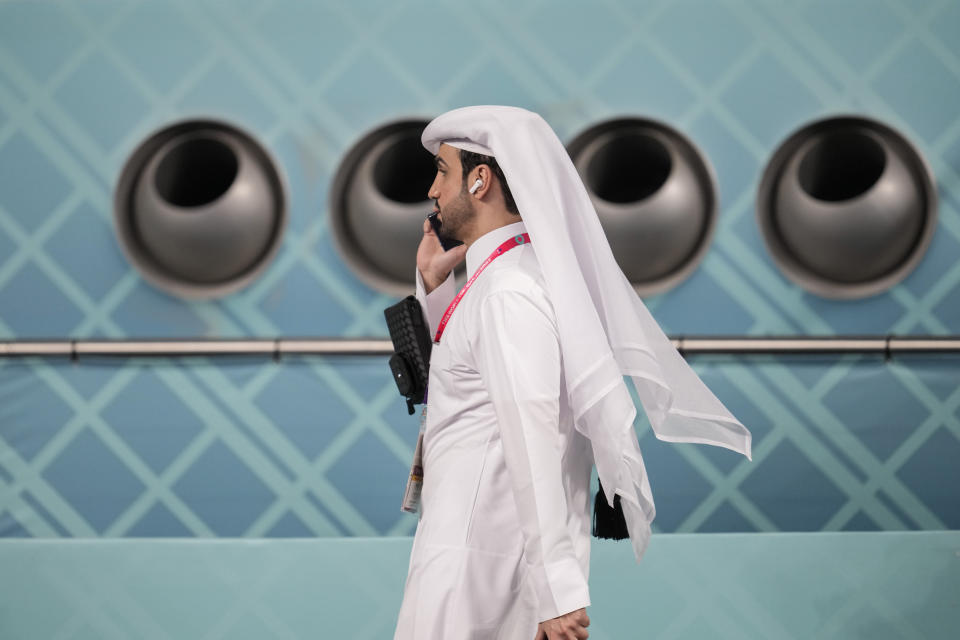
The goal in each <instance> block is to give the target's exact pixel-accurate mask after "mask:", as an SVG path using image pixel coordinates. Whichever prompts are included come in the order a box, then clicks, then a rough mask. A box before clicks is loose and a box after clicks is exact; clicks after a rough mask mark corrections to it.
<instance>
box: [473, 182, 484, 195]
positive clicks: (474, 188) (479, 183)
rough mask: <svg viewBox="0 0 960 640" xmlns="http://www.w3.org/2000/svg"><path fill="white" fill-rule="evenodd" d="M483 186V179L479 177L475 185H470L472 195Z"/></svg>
mask: <svg viewBox="0 0 960 640" xmlns="http://www.w3.org/2000/svg"><path fill="white" fill-rule="evenodd" d="M482 186H483V180H481V179H480V178H477V181H476V182H474V183H473V186H472V187H470V195H473V194H474V193H476V192H477V189H479V188H480V187H482Z"/></svg>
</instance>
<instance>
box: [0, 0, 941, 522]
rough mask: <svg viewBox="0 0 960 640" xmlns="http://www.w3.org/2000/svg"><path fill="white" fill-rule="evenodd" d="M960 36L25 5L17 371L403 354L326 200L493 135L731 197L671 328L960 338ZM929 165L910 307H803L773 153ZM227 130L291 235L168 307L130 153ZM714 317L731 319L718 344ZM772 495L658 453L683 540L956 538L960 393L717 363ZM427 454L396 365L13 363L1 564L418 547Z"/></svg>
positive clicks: (726, 7) (583, 15) (876, 11)
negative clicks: (89, 353)
mask: <svg viewBox="0 0 960 640" xmlns="http://www.w3.org/2000/svg"><path fill="white" fill-rule="evenodd" d="M958 36H960V10H958V8H957V4H956V3H955V2H951V1H949V0H929V1H928V0H875V1H874V0H847V1H845V2H842V3H836V2H825V1H822V0H794V1H793V2H789V3H787V2H780V1H778V0H752V1H749V2H745V1H743V0H711V1H707V0H649V1H639V0H638V1H629V0H602V1H601V2H594V3H584V2H573V1H572V0H561V1H560V2H556V1H552V0H527V1H524V2H511V3H497V4H496V8H495V9H494V10H491V11H489V12H480V13H478V12H476V11H474V10H473V9H472V8H471V7H469V6H467V5H462V3H455V2H441V3H432V2H431V3H428V2H422V1H420V0H399V1H396V2H389V3H388V2H375V1H374V0H364V1H360V2H354V3H342V2H336V1H334V0H329V1H327V0H324V1H321V2H313V3H309V4H306V3H295V2H288V1H284V0H251V1H248V2H222V1H218V0H205V1H200V2H188V1H187V0H173V1H164V2H161V1H159V0H135V1H132V2H120V1H119V0H94V1H91V2H84V3H68V2H62V3H48V2H44V3H37V2H26V1H19V0H15V1H12V2H9V1H8V2H5V3H2V4H0V339H18V338H43V337H50V338H62V337H72V338H93V337H109V338H124V337H193V336H207V337H238V336H240V337H242V336H255V337H275V336H280V335H283V336H295V335H310V336H344V337H347V336H383V335H384V334H385V327H384V325H383V320H382V314H381V311H382V309H383V308H384V307H385V306H387V305H388V304H390V303H391V302H392V300H391V299H390V298H388V297H386V296H384V295H381V294H379V293H377V292H375V291H372V290H370V289H369V288H367V287H366V286H365V285H363V284H362V283H361V282H360V281H359V280H358V279H357V278H356V277H355V276H354V275H353V274H352V273H351V272H350V271H349V269H347V268H346V267H345V265H344V264H343V263H342V261H341V260H340V259H339V257H338V256H337V254H336V252H335V251H334V249H333V246H332V242H331V239H330V231H329V228H328V225H327V215H326V213H327V212H326V208H327V197H328V189H329V183H330V180H331V178H332V175H333V173H334V171H335V170H336V167H337V164H338V162H339V161H340V158H341V157H342V155H343V154H344V153H345V152H346V150H347V149H348V148H349V147H350V146H351V145H352V144H353V143H354V142H355V141H356V140H357V139H358V138H359V137H360V136H361V135H363V133H365V132H366V131H368V130H370V129H371V128H373V127H376V126H378V125H380V124H382V123H383V122H385V121H387V120H390V119H394V118H400V117H409V116H417V117H429V116H431V115H434V114H437V113H440V112H442V111H444V110H446V109H449V108H453V107H456V106H462V105H465V104H475V103H508V104H517V105H520V106H524V107H528V108H531V109H535V110H537V111H539V112H540V113H542V114H543V115H544V117H545V118H547V120H548V121H549V122H550V123H551V124H552V125H553V126H554V128H555V129H556V130H557V132H558V133H559V134H560V136H561V138H563V139H565V140H569V139H571V138H572V137H573V136H574V135H575V134H577V133H578V132H580V131H582V130H583V129H585V128H586V127H587V126H589V125H590V124H593V123H595V122H597V121H599V120H601V119H606V118H609V117H613V116H617V115H623V114H635V115H641V116H645V117H653V118H659V119H663V120H665V121H667V122H668V123H670V124H671V125H673V126H675V127H677V128H679V129H680V130H682V131H684V132H685V133H686V134H688V135H689V136H690V137H691V138H692V139H693V140H694V141H695V142H696V143H697V144H698V145H699V146H701V148H702V149H703V150H704V151H705V153H706V154H707V155H708V156H709V158H710V160H711V162H712V163H713V165H714V167H715V169H716V172H717V175H718V180H719V189H720V203H721V214H720V218H719V223H718V228H717V233H716V236H715V239H714V242H713V245H712V246H711V248H710V252H709V253H708V255H707V257H706V259H705V260H704V261H703V263H702V264H701V266H700V267H699V268H698V270H697V271H696V272H695V273H694V274H693V276H692V277H691V278H690V279H689V280H687V281H686V282H684V283H683V284H681V285H680V286H679V287H677V288H676V289H674V290H672V291H669V292H667V293H665V294H662V295H660V296H658V297H655V298H651V299H649V300H648V304H649V306H650V308H651V310H652V311H653V313H654V315H655V316H656V317H657V318H658V320H659V321H660V322H661V324H662V325H663V326H664V328H665V329H666V330H667V331H668V332H671V333H676V334H686V335H695V334H716V333H725V334H751V335H762V334H782V333H809V334H834V333H881V334H884V333H897V334H911V333H922V334H927V333H932V334H948V333H960V261H958V260H957V256H958V255H960V151H958V150H960V47H958V46H957V44H956V43H957V42H960V37H958ZM837 113H863V114H865V115H869V116H871V117H875V118H878V119H881V120H884V121H886V122H888V123H890V124H891V125H893V126H895V127H897V128H899V129H900V130H901V131H903V132H904V133H905V134H906V135H907V136H908V137H909V138H910V139H911V140H913V142H914V143H915V144H916V145H918V147H919V148H920V149H921V150H922V152H923V153H924V154H925V155H926V157H927V159H928V160H929V162H930V164H931V166H932V168H933V170H934V173H935V174H936V176H937V178H938V182H939V188H940V196H941V207H940V212H939V215H940V218H939V228H938V230H937V234H936V236H935V238H934V241H933V243H932V244H931V246H930V249H929V251H928V253H927V255H926V257H925V259H924V260H923V262H922V263H921V264H920V266H919V267H918V268H917V269H916V271H915V272H914V273H912V274H911V275H910V276H909V277H908V278H907V279H906V280H904V281H903V282H902V283H901V284H899V285H897V286H896V287H894V288H893V289H892V290H890V291H889V292H887V293H884V294H882V295H879V296H875V297H873V298H869V299H866V300H861V301H852V302H851V301H843V302H839V301H831V300H824V299H821V298H818V297H816V296H812V295H809V294H807V293H806V292H804V291H802V290H800V289H798V288H797V287H796V286H794V285H792V284H791V283H790V282H789V281H787V280H786V279H785V278H784V277H783V276H781V275H780V273H779V272H778V270H777V268H776V267H775V265H774V264H773V262H772V261H771V259H770V258H769V256H768V255H767V253H766V251H765V249H764V247H763V243H762V241H761V239H760V236H759V234H758V231H757V229H756V224H755V222H754V214H753V205H754V193H755V190H756V186H757V182H758V179H759V176H760V173H761V171H762V168H763V165H764V163H765V162H766V160H767V158H768V157H769V156H770V155H771V154H772V152H773V150H774V147H775V146H776V144H777V143H778V142H779V141H780V140H781V139H783V138H784V137H785V136H786V135H787V134H788V133H789V132H790V131H792V130H793V129H795V128H797V127H799V126H801V125H802V124H804V123H806V122H808V121H810V120H812V119H815V118H819V117H823V116H826V115H831V114H837ZM198 116H214V117H218V118H223V119H227V120H230V121H232V122H234V123H236V124H238V125H239V126H241V127H244V128H246V129H248V130H250V131H251V132H253V133H254V134H255V135H256V136H257V137H258V138H259V139H260V140H261V141H263V143H264V144H265V145H266V146H267V147H268V148H269V149H270V150H271V152H272V153H273V154H274V155H275V156H276V157H277V159H278V161H279V163H280V165H281V167H282V170H283V172H284V173H285V176H286V179H287V182H288V186H289V190H290V205H291V207H290V226H289V231H288V233H287V236H286V238H285V239H284V244H283V247H282V250H281V251H280V253H279V254H278V256H277V258H276V260H275V261H274V262H273V264H272V265H271V266H270V268H269V270H268V271H267V272H266V273H265V274H264V275H263V276H262V277H261V278H260V279H259V280H258V281H256V282H255V283H253V284H252V285H251V286H250V287H248V288H247V289H245V290H244V291H241V292H239V293H237V294H234V295H232V296H230V297H228V298H226V299H222V300H218V301H212V302H194V303H187V302H182V301H179V300H175V299H172V298H170V297H168V296H166V295H165V294H162V293H160V292H157V291H156V290H154V289H152V288H151V287H150V286H149V285H147V284H146V283H144V282H143V280H142V279H141V278H140V277H139V276H138V274H137V273H136V272H135V271H134V270H133V269H132V268H131V267H130V266H129V265H128V264H127V263H126V262H125V261H124V259H123V258H122V255H121V253H120V251H119V249H118V247H117V244H116V241H115V240H114V238H113V232H112V228H111V226H112V212H111V206H112V190H113V187H114V183H115V180H116V178H117V175H118V172H119V170H120V168H121V166H122V165H123V163H124V161H125V160H126V158H127V156H128V155H129V154H130V152H131V151H132V150H133V149H134V148H135V147H136V145H137V144H138V143H139V142H140V141H141V140H142V139H143V138H144V137H146V136H147V135H149V134H150V133H151V132H152V131H154V130H156V129H158V128H160V127H162V126H164V125H166V124H168V123H169V122H171V121H173V120H176V119H181V118H187V117H198ZM705 310H708V311H709V312H708V313H705V312H704V311H705ZM696 366H697V368H698V370H699V371H700V372H701V373H702V375H703V376H704V378H705V379H706V380H707V382H708V383H709V384H710V385H711V387H712V388H714V389H715V390H716V391H717V393H718V395H720V396H721V398H722V399H723V400H724V401H725V402H726V403H727V404H728V406H730V408H731V409H732V410H733V411H734V413H735V414H737V415H738V416H740V417H741V418H742V419H743V420H744V422H745V423H746V424H747V425H748V426H749V427H750V428H751V429H752V431H753V433H754V435H755V459H754V462H753V463H747V462H746V461H743V460H739V459H737V458H736V456H734V455H732V454H728V452H725V451H713V450H708V449H704V448H697V447H694V446H673V445H665V444H663V443H660V442H657V441H656V440H655V439H654V438H652V437H651V435H650V433H649V429H648V427H647V426H646V425H645V424H644V423H643V422H639V423H638V425H637V429H638V434H639V436H640V437H641V442H642V444H643V445H644V451H645V454H646V456H647V458H648V461H649V466H650V469H651V473H652V484H653V488H654V492H655V495H656V496H657V498H658V501H659V507H660V518H659V520H658V521H657V523H656V526H657V527H658V528H659V530H660V531H690V532H692V531H776V530H784V529H790V530H851V529H859V530H863V529H867V530H870V529H940V528H948V527H949V528H956V527H958V526H960V494H958V493H957V491H958V489H957V487H960V482H958V478H957V476H956V469H957V468H958V466H957V460H958V458H957V456H960V362H958V361H957V359H955V358H954V359H950V358H946V359H922V358H912V359H909V360H906V359H901V360H896V361H893V362H890V363H885V362H882V361H879V360H873V359H869V358H860V357H843V358H835V359H820V360H810V359H806V360H805V359H797V358H792V359H791V358H784V359H773V358H747V359H742V360H733V359H723V358H701V359H698V360H697V361H696ZM415 432H416V422H415V420H413V419H412V418H409V417H408V416H407V415H406V412H405V410H404V407H403V403H402V401H401V399H400V398H399V396H398V395H397V393H396V389H395V388H394V387H393V383H392V382H391V380H390V379H389V377H388V375H387V369H386V364H385V362H384V361H383V360H382V359H379V358H358V359H336V358H333V359H322V358H311V359H296V360H289V361H284V362H280V363H272V362H251V361H243V362H241V361H222V360H216V361H213V360H210V361H207V360H198V359H194V360H181V361H159V362H157V361H155V362H128V361H103V362H89V361H84V362H81V363H78V364H72V363H68V362H57V361H52V360H22V361H12V360H0V536H10V537H89V536H107V537H115V536H121V537H122V536H254V537H255V536H278V537H286V536H311V535H316V536H339V535H361V536H366V535H405V534H409V533H411V532H412V530H413V527H414V526H415V521H414V519H413V518H411V517H408V516H405V515H403V514H401V513H400V512H399V509H398V508H397V504H398V503H399V499H400V494H401V492H402V486H403V481H404V475H405V467H406V464H407V463H408V460H409V457H410V455H411V453H412V445H413V440H414V436H415Z"/></svg>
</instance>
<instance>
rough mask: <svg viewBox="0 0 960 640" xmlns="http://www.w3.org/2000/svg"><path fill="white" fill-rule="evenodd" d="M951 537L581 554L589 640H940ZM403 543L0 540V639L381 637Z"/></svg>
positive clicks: (598, 547)
mask: <svg viewBox="0 0 960 640" xmlns="http://www.w3.org/2000/svg"><path fill="white" fill-rule="evenodd" d="M958 550H960V535H958V534H957V533H955V532H923V533H860V534H823V533H815V534H775V535H762V534H761V535H668V536H660V535H658V536H654V537H653V540H652V542H651V544H650V550H649V552H648V553H647V555H646V556H645V558H644V560H643V562H642V563H641V564H639V565H637V564H636V563H635V562H634V560H633V556H632V552H631V550H630V545H628V544H626V543H611V542H607V543H595V544H594V545H593V550H592V562H591V564H592V568H591V575H590V590H591V600H592V606H591V607H590V608H589V609H588V613H589V615H590V618H591V624H590V638H591V640H619V639H622V638H629V639H631V640H633V639H634V638H643V639H644V640H648V639H649V640H655V639H662V640H667V639H683V640H686V639H694V638H716V639H718V640H740V639H742V638H777V639H778V640H792V639H796V640H801V639H805V638H818V639H819V640H834V639H836V640H894V639H897V640H901V639H902V640H906V639H910V640H921V639H922V640H934V639H937V640H940V639H946V638H952V637H953V636H954V635H955V631H956V628H957V625H958V624H960V558H958V557H957V553H958ZM409 554H410V540H409V539H393V540H383V539H375V540H371V539H352V540H324V541H316V540H313V541H311V540H287V541H280V540H270V541H250V540H245V541H241V540H217V541H199V540H194V541H172V540H166V541H160V540H145V541H128V540H112V541H107V540H96V541H77V540H74V541H52V540H51V541H36V540H34V541H11V540H7V541H0V566H3V567H4V568H5V570H6V571H5V573H6V575H7V576H11V577H12V578H13V579H7V580H2V581H0V637H4V638H17V639H18V640H48V639H49V638H64V639H69V640H94V639H96V640H108V639H109V640H112V639H117V640H126V639H127V638H140V639H142V640H167V639H170V640H173V639H180V638H207V639H209V640H216V639H219V638H230V640H247V639H250V640H254V639H256V640H261V639H262V638H277V639H278V640H279V639H283V640H302V639H305V638H316V637H337V638H350V639H351V640H373V639H380V638H389V637H391V635H392V633H393V628H394V625H395V624H396V618H397V613H398V611H399V609H400V601H401V596H402V587H403V580H404V576H405V574H406V568H407V558H408V556H409Z"/></svg>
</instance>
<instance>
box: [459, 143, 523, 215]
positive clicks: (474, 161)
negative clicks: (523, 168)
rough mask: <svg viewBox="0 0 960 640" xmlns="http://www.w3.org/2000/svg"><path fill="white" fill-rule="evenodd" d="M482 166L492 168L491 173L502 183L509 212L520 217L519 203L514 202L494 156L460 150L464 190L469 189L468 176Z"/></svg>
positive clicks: (504, 199)
mask: <svg viewBox="0 0 960 640" xmlns="http://www.w3.org/2000/svg"><path fill="white" fill-rule="evenodd" d="M481 164H485V165H487V166H488V167H490V171H492V172H493V175H495V176H497V180H499V181H500V187H501V188H502V190H503V201H504V204H505V205H506V207H507V211H509V212H510V213H512V214H514V215H520V210H519V209H517V203H516V202H514V201H513V194H512V193H510V186H509V185H508V184H507V179H506V178H505V177H504V175H503V169H501V168H500V165H499V164H497V159H496V158H494V157H493V156H485V155H483V154H482V153H474V152H472V151H465V150H463V149H460V166H461V167H462V168H463V188H464V189H466V188H467V175H468V174H469V173H470V172H471V171H473V170H474V169H475V168H476V167H478V166H480V165H481Z"/></svg>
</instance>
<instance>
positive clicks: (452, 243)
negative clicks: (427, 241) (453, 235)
mask: <svg viewBox="0 0 960 640" xmlns="http://www.w3.org/2000/svg"><path fill="white" fill-rule="evenodd" d="M438 215H439V214H437V213H431V214H430V215H429V216H427V220H429V221H430V226H431V227H433V232H434V233H435V234H437V240H439V241H440V246H441V247H443V250H444V251H450V249H453V248H454V247H459V246H460V245H462V244H463V243H462V242H460V241H459V240H452V239H447V238H445V237H444V236H443V234H442V233H441V232H440V227H441V225H440V221H439V220H437V216H438Z"/></svg>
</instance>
